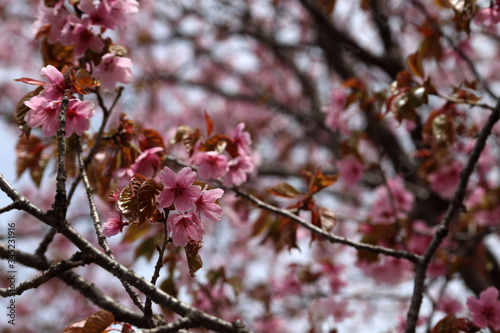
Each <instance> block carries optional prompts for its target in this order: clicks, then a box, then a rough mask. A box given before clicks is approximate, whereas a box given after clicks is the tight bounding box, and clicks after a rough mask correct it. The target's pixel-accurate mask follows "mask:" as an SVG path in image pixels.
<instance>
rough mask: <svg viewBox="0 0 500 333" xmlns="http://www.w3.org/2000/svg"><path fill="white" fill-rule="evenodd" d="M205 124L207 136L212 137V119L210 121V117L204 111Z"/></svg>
mask: <svg viewBox="0 0 500 333" xmlns="http://www.w3.org/2000/svg"><path fill="white" fill-rule="evenodd" d="M204 112H205V122H206V123H207V136H210V135H212V131H213V130H214V123H213V122H212V119H210V116H209V115H208V113H207V111H206V110H205V111H204Z"/></svg>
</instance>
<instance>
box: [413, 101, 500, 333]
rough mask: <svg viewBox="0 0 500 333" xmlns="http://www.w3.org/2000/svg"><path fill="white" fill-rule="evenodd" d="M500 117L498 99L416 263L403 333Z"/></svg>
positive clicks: (416, 318) (417, 306)
mask: <svg viewBox="0 0 500 333" xmlns="http://www.w3.org/2000/svg"><path fill="white" fill-rule="evenodd" d="M499 119H500V100H499V101H497V105H496V106H495V109H494V110H493V112H492V113H491V114H490V116H489V117H488V121H487V122H486V124H485V125H484V127H483V129H482V130H481V132H480V133H479V136H478V138H477V141H476V144H475V146H474V149H473V150H472V153H471V155H470V157H469V160H468V161H467V164H466V165H465V167H464V168H463V169H462V171H461V172H460V181H459V183H458V188H457V190H456V191H455V194H454V195H453V198H452V200H451V203H450V205H449V206H448V209H447V210H446V214H445V216H444V218H443V219H442V220H441V223H440V224H439V227H438V229H437V230H436V233H435V234H434V237H433V238H432V241H431V243H430V244H429V246H428V247H427V250H426V251H425V253H424V255H423V257H422V260H421V262H420V263H419V264H418V265H417V269H416V272H415V280H414V286H413V295H412V298H411V304H410V308H409V310H408V314H407V320H406V330H405V333H413V332H415V328H416V326H417V320H418V315H419V313H420V307H421V305H422V298H423V290H424V283H425V278H426V275H427V267H428V266H429V263H430V261H431V259H432V257H433V256H434V254H435V253H436V251H437V249H438V247H439V245H440V244H441V243H442V241H443V239H444V238H445V237H446V236H447V235H448V230H449V226H450V224H451V221H452V219H453V218H454V217H455V215H456V214H457V213H458V212H459V210H460V209H461V207H462V206H463V200H464V197H465V189H466V187H467V183H468V182H469V178H470V176H471V174H472V172H473V171H474V168H475V167H476V164H477V161H478V160H479V156H481V152H482V151H483V149H484V147H485V145H486V140H487V139H488V136H489V135H490V134H491V131H492V129H493V126H494V125H495V124H496V123H497V122H498V120H499Z"/></svg>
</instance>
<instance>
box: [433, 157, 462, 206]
mask: <svg viewBox="0 0 500 333" xmlns="http://www.w3.org/2000/svg"><path fill="white" fill-rule="evenodd" d="M461 170H462V166H461V165H460V163H459V162H453V163H451V164H449V165H444V166H442V167H441V168H440V169H439V170H437V171H435V172H433V173H431V174H430V175H429V176H428V177H427V179H428V181H429V183H430V187H431V190H432V191H434V192H435V193H437V194H438V195H439V196H441V197H442V198H444V199H451V197H453V194H454V193H455V191H456V190H457V187H458V182H459V181H460V171H461Z"/></svg>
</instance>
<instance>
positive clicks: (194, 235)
mask: <svg viewBox="0 0 500 333" xmlns="http://www.w3.org/2000/svg"><path fill="white" fill-rule="evenodd" d="M167 231H168V232H169V233H172V241H173V243H174V245H175V246H186V245H187V243H188V241H189V239H192V240H193V241H195V242H201V240H202V239H203V234H204V233H205V230H204V229H203V224H202V223H201V220H200V218H199V217H198V214H196V213H195V212H188V213H184V214H170V215H169V216H168V219H167Z"/></svg>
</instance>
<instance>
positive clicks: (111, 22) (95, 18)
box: [78, 0, 116, 29]
mask: <svg viewBox="0 0 500 333" xmlns="http://www.w3.org/2000/svg"><path fill="white" fill-rule="evenodd" d="M78 8H80V10H81V11H82V12H84V13H85V14H87V15H88V16H89V17H88V18H85V19H84V21H85V22H86V20H88V21H89V24H92V25H97V26H100V27H103V28H108V29H115V28H116V21H115V19H114V17H113V16H112V15H111V8H110V7H109V5H108V3H107V2H106V1H101V2H100V3H99V6H97V7H96V6H94V3H93V2H92V0H83V1H80V3H79V4H78Z"/></svg>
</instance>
